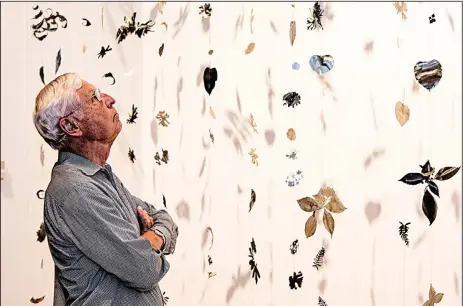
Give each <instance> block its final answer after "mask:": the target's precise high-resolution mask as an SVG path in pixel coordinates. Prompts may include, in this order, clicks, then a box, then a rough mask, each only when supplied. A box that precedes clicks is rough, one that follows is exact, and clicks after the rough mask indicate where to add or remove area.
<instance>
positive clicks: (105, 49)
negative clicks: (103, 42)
mask: <svg viewBox="0 0 463 306" xmlns="http://www.w3.org/2000/svg"><path fill="white" fill-rule="evenodd" d="M111 50H112V48H111V47H110V46H109V45H108V46H107V47H105V46H101V49H100V52H98V54H97V55H98V58H103V57H105V55H106V53H108V52H109V51H111Z"/></svg>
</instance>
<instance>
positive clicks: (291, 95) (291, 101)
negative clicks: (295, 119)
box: [283, 91, 301, 108]
mask: <svg viewBox="0 0 463 306" xmlns="http://www.w3.org/2000/svg"><path fill="white" fill-rule="evenodd" d="M283 101H285V103H283V106H285V105H288V107H292V108H294V107H295V106H297V105H299V104H301V96H300V95H299V94H298V93H297V92H295V91H291V92H288V93H287V94H285V95H284V96H283Z"/></svg>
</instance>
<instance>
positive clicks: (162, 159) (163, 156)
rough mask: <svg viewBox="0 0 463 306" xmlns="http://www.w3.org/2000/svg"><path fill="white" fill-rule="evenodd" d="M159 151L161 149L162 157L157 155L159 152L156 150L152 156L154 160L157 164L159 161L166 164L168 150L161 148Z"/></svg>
mask: <svg viewBox="0 0 463 306" xmlns="http://www.w3.org/2000/svg"><path fill="white" fill-rule="evenodd" d="M161 151H162V158H161V157H160V156H159V152H156V155H155V157H154V159H155V160H156V163H157V164H158V165H160V164H161V161H162V162H163V163H165V164H167V162H168V161H169V152H168V151H167V150H164V149H162V148H161Z"/></svg>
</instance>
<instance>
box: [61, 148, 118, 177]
mask: <svg viewBox="0 0 463 306" xmlns="http://www.w3.org/2000/svg"><path fill="white" fill-rule="evenodd" d="M58 164H68V165H73V166H75V167H76V168H77V169H79V170H81V171H82V172H83V173H85V174H86V175H89V176H92V175H94V174H95V173H97V172H98V171H99V170H101V169H103V168H102V167H100V166H99V165H97V164H95V163H94V162H92V161H90V160H88V159H87V158H85V157H82V156H80V155H77V154H74V153H72V152H66V151H59V153H58ZM105 168H106V169H108V170H111V166H110V165H109V164H105Z"/></svg>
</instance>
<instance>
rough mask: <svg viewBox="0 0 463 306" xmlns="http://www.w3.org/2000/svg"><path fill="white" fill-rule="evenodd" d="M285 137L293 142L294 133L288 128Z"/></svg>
mask: <svg viewBox="0 0 463 306" xmlns="http://www.w3.org/2000/svg"><path fill="white" fill-rule="evenodd" d="M286 137H288V139H289V140H295V139H296V131H295V130H294V129H293V128H290V129H289V130H288V132H286Z"/></svg>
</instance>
